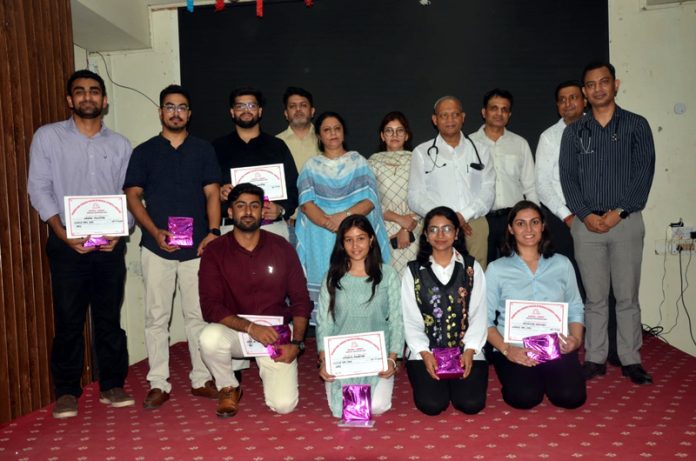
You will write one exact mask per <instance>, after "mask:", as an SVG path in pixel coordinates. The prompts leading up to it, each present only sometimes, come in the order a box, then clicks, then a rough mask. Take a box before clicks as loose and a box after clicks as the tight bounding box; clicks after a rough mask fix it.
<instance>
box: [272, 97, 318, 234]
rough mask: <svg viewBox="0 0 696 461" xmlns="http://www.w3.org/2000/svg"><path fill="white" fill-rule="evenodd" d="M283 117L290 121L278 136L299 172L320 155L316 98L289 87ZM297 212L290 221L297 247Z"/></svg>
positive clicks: (289, 226) (284, 100)
mask: <svg viewBox="0 0 696 461" xmlns="http://www.w3.org/2000/svg"><path fill="white" fill-rule="evenodd" d="M283 109H284V110H283V115H284V116H285V119H286V120H287V121H288V128H287V129H286V130H284V131H281V132H280V133H278V134H277V135H276V137H277V138H280V139H282V140H283V141H285V144H287V145H288V148H289V149H290V153H291V154H292V157H293V158H294V159H295V165H297V172H298V173H299V172H300V171H302V167H303V166H304V164H305V162H306V161H307V160H309V158H310V157H313V156H315V155H319V154H320V153H321V152H319V139H318V138H317V135H316V133H315V132H314V125H313V124H312V118H313V117H314V111H315V109H314V98H313V97H312V93H310V92H309V91H307V90H305V89H304V88H299V87H295V86H289V87H287V88H286V89H285V93H284V94H283ZM296 216H297V211H295V213H293V215H292V216H291V217H290V219H289V220H288V231H289V240H290V243H291V244H292V246H295V244H296V243H297V239H296V237H295V217H296Z"/></svg>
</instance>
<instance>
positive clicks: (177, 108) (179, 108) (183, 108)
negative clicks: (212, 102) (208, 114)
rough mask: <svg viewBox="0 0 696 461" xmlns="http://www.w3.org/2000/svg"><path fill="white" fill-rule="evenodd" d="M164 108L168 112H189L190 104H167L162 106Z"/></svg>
mask: <svg viewBox="0 0 696 461" xmlns="http://www.w3.org/2000/svg"><path fill="white" fill-rule="evenodd" d="M162 110H163V111H165V112H166V113H168V114H173V113H174V112H188V110H189V106H187V105H186V104H181V105H178V106H177V105H175V104H165V105H164V106H162Z"/></svg>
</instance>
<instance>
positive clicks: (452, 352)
mask: <svg viewBox="0 0 696 461" xmlns="http://www.w3.org/2000/svg"><path fill="white" fill-rule="evenodd" d="M433 355H434V356H435V361H436V362H437V371H436V372H435V374H437V376H439V377H440V379H457V378H461V377H462V376H464V369H463V368H462V362H461V357H462V351H461V350H460V349H459V348H458V347H436V348H433Z"/></svg>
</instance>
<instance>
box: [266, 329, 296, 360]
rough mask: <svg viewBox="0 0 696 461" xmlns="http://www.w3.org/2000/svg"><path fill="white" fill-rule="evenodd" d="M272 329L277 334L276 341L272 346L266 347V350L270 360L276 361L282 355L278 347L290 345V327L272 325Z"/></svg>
mask: <svg viewBox="0 0 696 461" xmlns="http://www.w3.org/2000/svg"><path fill="white" fill-rule="evenodd" d="M273 329H274V330H275V331H276V332H277V333H278V339H276V341H275V342H274V343H273V344H269V345H268V346H266V350H267V351H268V355H269V356H270V357H271V358H272V359H276V358H278V357H280V356H281V354H282V350H281V349H280V348H278V346H282V345H283V344H290V327H289V326H287V325H273Z"/></svg>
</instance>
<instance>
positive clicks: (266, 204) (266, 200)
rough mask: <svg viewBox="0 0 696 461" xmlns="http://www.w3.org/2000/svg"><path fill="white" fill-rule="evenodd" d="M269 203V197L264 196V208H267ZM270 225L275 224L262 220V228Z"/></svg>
mask: <svg viewBox="0 0 696 461" xmlns="http://www.w3.org/2000/svg"><path fill="white" fill-rule="evenodd" d="M269 203H270V200H268V196H267V195H264V196H263V206H264V208H265V207H267V206H268V204H269ZM268 224H273V220H272V219H262V220H261V225H262V226H266V225H268Z"/></svg>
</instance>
